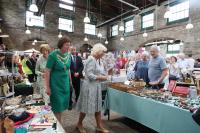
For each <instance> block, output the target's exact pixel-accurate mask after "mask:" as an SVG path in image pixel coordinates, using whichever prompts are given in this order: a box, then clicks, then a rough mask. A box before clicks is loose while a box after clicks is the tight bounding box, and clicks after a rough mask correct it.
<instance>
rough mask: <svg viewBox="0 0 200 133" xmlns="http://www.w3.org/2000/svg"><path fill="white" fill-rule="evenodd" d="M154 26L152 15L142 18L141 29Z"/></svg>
mask: <svg viewBox="0 0 200 133" xmlns="http://www.w3.org/2000/svg"><path fill="white" fill-rule="evenodd" d="M153 24H154V13H151V14H148V15H145V16H143V17H142V28H148V27H152V26H153Z"/></svg>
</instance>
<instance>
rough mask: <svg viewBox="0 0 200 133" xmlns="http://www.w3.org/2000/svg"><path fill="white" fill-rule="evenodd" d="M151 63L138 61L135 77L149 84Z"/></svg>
mask: <svg viewBox="0 0 200 133" xmlns="http://www.w3.org/2000/svg"><path fill="white" fill-rule="evenodd" d="M148 68H149V61H143V60H141V61H138V62H137V63H136V66H135V77H136V78H138V79H143V80H144V81H145V82H147V83H148V82H149V78H148Z"/></svg>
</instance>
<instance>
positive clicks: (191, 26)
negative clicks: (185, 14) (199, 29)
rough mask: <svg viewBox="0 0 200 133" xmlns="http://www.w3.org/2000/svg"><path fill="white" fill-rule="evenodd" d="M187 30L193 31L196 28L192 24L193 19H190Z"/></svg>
mask: <svg viewBox="0 0 200 133" xmlns="http://www.w3.org/2000/svg"><path fill="white" fill-rule="evenodd" d="M189 3H190V0H189ZM185 28H186V29H187V30H190V29H193V28H194V25H193V24H192V22H191V18H189V21H188V24H187V25H186V27H185Z"/></svg>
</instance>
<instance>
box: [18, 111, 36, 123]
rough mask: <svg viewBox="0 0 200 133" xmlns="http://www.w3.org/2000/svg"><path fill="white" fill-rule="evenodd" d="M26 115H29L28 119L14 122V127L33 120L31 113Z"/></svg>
mask: <svg viewBox="0 0 200 133" xmlns="http://www.w3.org/2000/svg"><path fill="white" fill-rule="evenodd" d="M28 114H29V117H28V118H27V119H25V120H23V121H18V122H15V126H16V125H20V124H23V123H25V122H27V121H29V120H30V119H32V118H33V116H34V114H32V113H28Z"/></svg>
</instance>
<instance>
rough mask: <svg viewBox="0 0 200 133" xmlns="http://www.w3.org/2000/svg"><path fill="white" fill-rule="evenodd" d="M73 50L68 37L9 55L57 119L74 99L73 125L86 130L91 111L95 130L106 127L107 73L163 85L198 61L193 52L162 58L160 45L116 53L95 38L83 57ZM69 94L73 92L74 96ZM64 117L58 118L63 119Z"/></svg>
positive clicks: (82, 131) (196, 65) (81, 130)
mask: <svg viewBox="0 0 200 133" xmlns="http://www.w3.org/2000/svg"><path fill="white" fill-rule="evenodd" d="M79 55H80V54H78V53H77V51H76V47H74V46H72V44H71V41H70V39H69V38H67V37H63V38H61V39H60V40H59V41H58V44H57V49H55V50H53V51H51V49H50V47H49V45H48V44H42V45H41V46H40V55H37V54H36V53H35V52H33V53H32V55H31V56H28V55H23V56H18V55H15V56H13V61H14V66H15V71H16V72H18V73H20V74H21V75H23V76H24V77H27V78H28V80H29V81H30V82H31V83H34V82H36V85H37V86H36V88H37V89H36V93H39V94H41V95H42V96H43V98H44V101H45V103H46V104H50V105H51V107H52V111H53V112H54V114H55V116H56V118H57V119H58V121H59V122H61V116H62V112H63V111H65V110H66V109H68V110H71V109H72V106H73V105H74V104H75V105H76V110H77V111H79V112H80V114H79V120H78V122H77V129H78V130H79V131H80V132H81V133H86V130H85V128H84V127H83V120H84V118H85V116H86V115H87V114H94V116H95V119H96V124H97V127H96V130H97V131H100V132H104V133H107V132H109V131H108V130H106V129H105V128H104V126H103V124H102V121H101V110H102V94H101V93H102V92H101V82H103V81H107V80H110V76H109V75H113V74H119V70H120V69H126V72H127V79H128V80H139V79H143V80H144V82H146V84H147V86H149V87H151V88H153V89H160V88H163V87H164V85H165V84H166V83H169V80H181V79H182V78H183V77H184V75H185V74H188V73H190V72H191V71H192V70H193V68H195V67H200V60H199V59H197V60H196V61H195V60H194V59H193V58H192V56H191V55H188V57H186V56H185V55H184V54H179V55H177V56H171V57H169V58H164V57H162V56H161V54H160V50H159V47H158V46H151V48H150V51H142V52H139V53H134V54H131V56H130V57H128V58H124V57H123V55H122V54H121V55H119V56H118V57H117V58H115V57H114V55H113V54H112V53H111V52H108V53H107V48H106V47H105V46H104V45H102V44H100V43H98V44H95V45H94V46H93V48H92V50H91V54H90V56H89V57H88V59H87V60H86V61H83V60H82V57H80V56H79ZM73 94H74V95H75V96H74V97H75V98H74V99H73ZM61 123H62V122H61Z"/></svg>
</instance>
